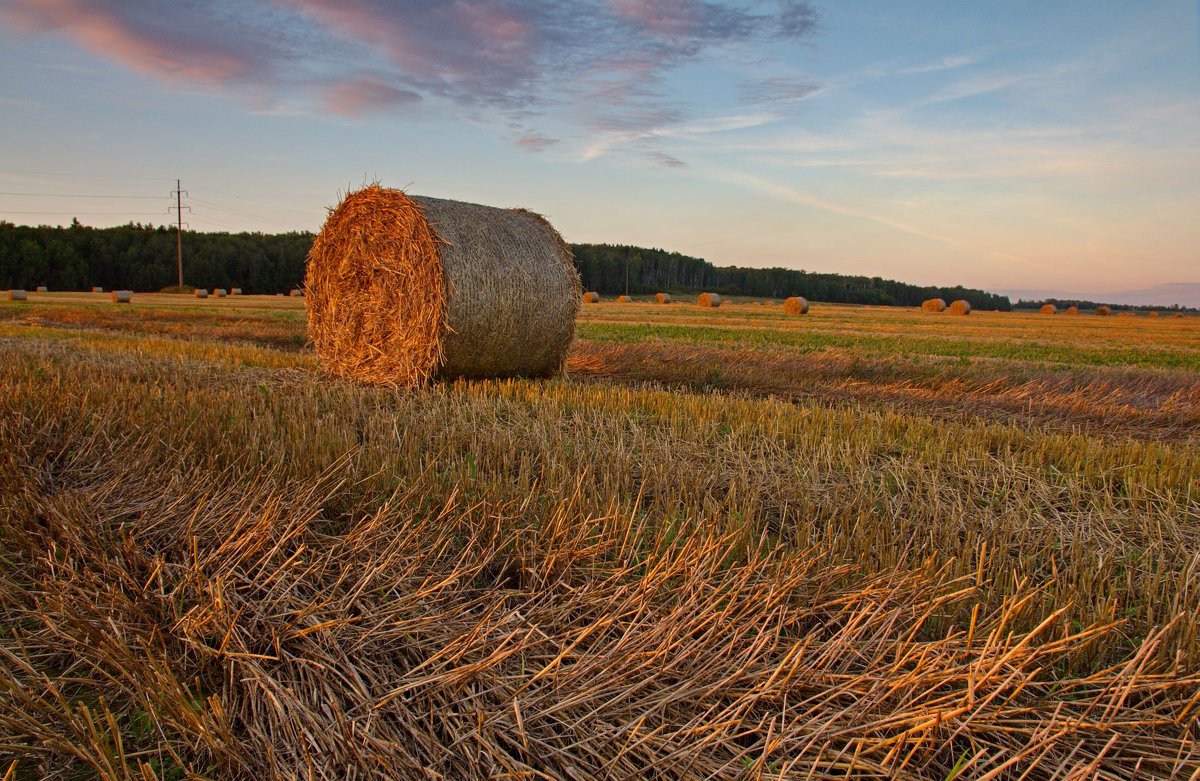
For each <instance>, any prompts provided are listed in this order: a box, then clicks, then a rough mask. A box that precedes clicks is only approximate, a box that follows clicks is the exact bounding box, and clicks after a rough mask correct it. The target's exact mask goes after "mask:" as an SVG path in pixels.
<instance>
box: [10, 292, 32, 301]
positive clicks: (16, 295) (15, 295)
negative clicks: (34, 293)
mask: <svg viewBox="0 0 1200 781" xmlns="http://www.w3.org/2000/svg"><path fill="white" fill-rule="evenodd" d="M28 298H29V297H28V296H27V295H26V294H25V291H24V290H10V291H8V300H9V301H26V300H28Z"/></svg>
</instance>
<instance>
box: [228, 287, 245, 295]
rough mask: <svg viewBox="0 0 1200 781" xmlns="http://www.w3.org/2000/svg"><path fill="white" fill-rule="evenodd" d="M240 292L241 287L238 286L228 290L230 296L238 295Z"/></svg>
mask: <svg viewBox="0 0 1200 781" xmlns="http://www.w3.org/2000/svg"><path fill="white" fill-rule="evenodd" d="M241 294H242V289H241V288H240V287H235V288H230V290H229V295H231V296H240V295H241Z"/></svg>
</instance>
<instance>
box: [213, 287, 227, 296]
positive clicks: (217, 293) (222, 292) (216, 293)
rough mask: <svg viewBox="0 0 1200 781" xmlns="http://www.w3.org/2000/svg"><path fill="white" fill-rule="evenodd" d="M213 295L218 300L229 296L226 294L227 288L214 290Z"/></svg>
mask: <svg viewBox="0 0 1200 781" xmlns="http://www.w3.org/2000/svg"><path fill="white" fill-rule="evenodd" d="M213 295H214V296H216V297H217V298H224V297H225V296H227V295H229V293H227V292H225V288H223V287H219V288H216V289H215V290H213Z"/></svg>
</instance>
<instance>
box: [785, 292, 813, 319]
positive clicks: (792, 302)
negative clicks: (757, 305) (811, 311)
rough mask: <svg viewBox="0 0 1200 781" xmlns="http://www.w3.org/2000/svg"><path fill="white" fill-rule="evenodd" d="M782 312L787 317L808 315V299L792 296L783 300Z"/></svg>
mask: <svg viewBox="0 0 1200 781" xmlns="http://www.w3.org/2000/svg"><path fill="white" fill-rule="evenodd" d="M783 311H784V312H785V313H787V314H789V315H806V314H808V299H807V298H805V297H804V296H792V297H791V298H787V299H784V302H783Z"/></svg>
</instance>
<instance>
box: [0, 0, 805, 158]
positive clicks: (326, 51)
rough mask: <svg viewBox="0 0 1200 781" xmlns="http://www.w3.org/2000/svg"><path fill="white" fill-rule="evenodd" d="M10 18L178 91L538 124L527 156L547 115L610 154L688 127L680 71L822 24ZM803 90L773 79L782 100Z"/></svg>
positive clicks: (178, 11)
mask: <svg viewBox="0 0 1200 781" xmlns="http://www.w3.org/2000/svg"><path fill="white" fill-rule="evenodd" d="M0 20H2V21H3V22H4V23H5V24H6V25H8V26H10V27H11V28H13V29H16V30H20V31H21V32H23V33H26V34H41V35H57V36H61V37H64V38H66V39H69V40H71V41H73V42H74V43H75V44H77V45H79V46H81V47H82V48H84V49H86V50H87V51H89V52H91V53H92V54H94V55H97V56H99V57H102V58H105V59H108V60H111V61H114V62H117V63H120V64H121V65H122V66H124V67H126V68H128V69H130V70H132V71H135V72H137V73H140V74H143V75H147V76H150V77H153V78H155V79H158V80H159V81H162V82H164V83H166V84H169V85H171V86H175V87H193V86H203V87H206V88H210V89H214V90H218V91H225V92H229V93H232V94H236V95H238V96H241V97H244V98H246V99H247V100H251V101H253V102H261V101H263V100H264V98H263V96H266V98H265V100H266V102H268V103H271V102H272V101H273V102H274V103H277V104H279V105H288V106H297V105H301V106H303V105H307V106H308V107H309V111H311V112H313V113H320V112H323V111H324V112H330V113H333V114H336V115H338V116H343V117H357V116H362V115H364V114H367V113H369V112H380V111H382V112H400V113H404V112H410V111H412V110H413V109H414V108H416V107H417V106H418V105H420V106H423V107H424V108H422V109H421V110H442V111H445V110H451V111H455V110H459V111H467V112H472V113H471V116H481V115H482V116H494V117H495V118H496V120H497V124H504V123H509V124H511V123H513V122H520V123H521V124H522V125H524V126H526V127H527V128H528V129H529V132H526V133H522V134H519V135H517V136H516V137H515V138H514V137H512V136H508V137H509V138H510V140H512V141H513V142H514V143H515V144H516V145H517V146H518V147H520V148H524V149H527V150H530V151H542V150H545V149H546V148H548V147H549V146H551V145H552V144H553V139H552V135H553V136H554V137H557V136H559V135H561V134H559V133H554V134H547V133H545V132H541V131H539V130H538V129H537V128H536V127H533V124H534V120H537V119H538V118H539V117H549V119H550V120H551V121H552V122H557V123H559V124H567V125H572V124H573V125H574V126H575V129H576V132H578V133H582V134H584V135H585V136H595V135H597V134H600V135H604V134H607V137H608V139H609V143H608V145H607V147H606V148H608V149H611V148H613V147H614V145H615V143H617V142H618V139H617V135H614V134H621V133H624V134H627V135H629V136H630V138H629V140H634V141H636V140H637V139H639V138H641V137H642V136H643V135H645V134H647V133H648V132H650V131H652V130H655V129H657V128H661V127H663V126H665V125H671V124H680V123H683V122H685V121H686V119H687V115H688V114H689V113H690V107H689V105H688V102H687V101H686V100H681V101H677V102H676V105H673V106H671V107H670V110H668V111H667V112H665V114H664V115H661V116H650V114H651V113H652V111H653V109H655V108H656V107H660V106H662V105H664V103H665V96H664V87H663V83H664V80H665V78H666V76H667V75H668V74H669V73H670V72H671V71H672V70H673V69H675V68H678V67H679V66H681V65H683V64H685V63H688V62H691V61H693V60H696V59H698V58H700V57H702V56H704V55H705V54H706V53H708V52H710V51H712V50H715V49H718V48H720V47H723V46H730V45H735V44H745V43H747V42H760V43H763V44H766V43H769V42H772V41H787V40H794V39H796V38H800V37H804V36H809V35H811V34H813V32H814V30H815V29H816V25H817V16H816V13H815V11H814V10H813V9H812V7H811V6H810V5H809V4H808V2H806V0H727V1H725V2H715V1H713V0H453V2H428V1H427V0H212V2H210V3H206V4H191V3H170V4H162V3H158V2H154V1H153V0H0ZM769 86H770V85H763V86H761V87H760V89H759V91H758V92H755V93H754V94H753V95H750V96H749V97H748V99H747V102H755V96H757V97H758V98H759V99H760V101H759V102H761V100H765V92H764V91H763V90H765V89H767V88H768V87H769ZM807 89H809V87H808V86H807V85H799V86H797V85H790V86H789V85H782V84H780V85H775V93H776V94H775V95H774V98H775V99H777V100H783V101H787V100H795V99H798V98H799V97H801V93H802V92H804V90H807ZM579 105H585V106H587V107H588V111H587V112H586V116H585V118H584V119H583V120H582V121H576V119H575V116H576V113H573V112H572V111H571V110H570V109H571V107H573V106H579ZM259 108H261V106H259ZM619 125H623V127H617V126H619ZM643 153H644V150H643Z"/></svg>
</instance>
